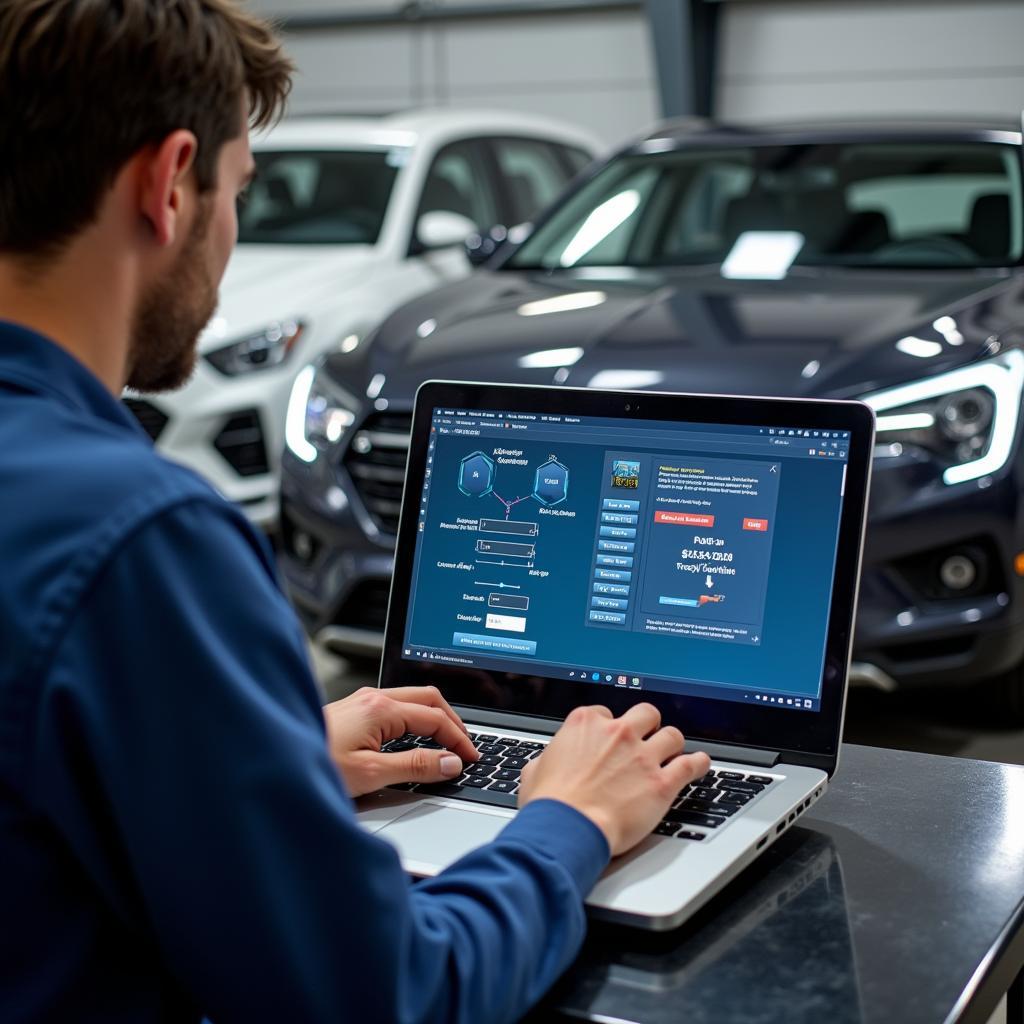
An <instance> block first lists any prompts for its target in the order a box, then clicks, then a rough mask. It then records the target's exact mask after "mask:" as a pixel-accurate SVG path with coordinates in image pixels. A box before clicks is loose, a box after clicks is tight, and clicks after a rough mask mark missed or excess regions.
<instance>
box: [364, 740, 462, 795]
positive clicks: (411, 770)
mask: <svg viewBox="0 0 1024 1024" xmlns="http://www.w3.org/2000/svg"><path fill="white" fill-rule="evenodd" d="M365 756H366V757H367V758H373V759H374V760H375V761H376V764H375V765H374V772H373V776H374V779H375V781H376V782H377V784H378V785H379V786H394V785H396V784H397V783H400V782H443V781H444V780H445V779H454V778H455V777H456V776H458V775H459V774H460V772H461V771H462V760H461V758H459V757H457V756H456V755H455V754H453V753H451V752H450V751H448V750H427V749H426V748H424V747H417V748H416V749H415V750H406V751H403V752H402V753H400V754H377V753H370V752H368V753H367V754H366V755H365Z"/></svg>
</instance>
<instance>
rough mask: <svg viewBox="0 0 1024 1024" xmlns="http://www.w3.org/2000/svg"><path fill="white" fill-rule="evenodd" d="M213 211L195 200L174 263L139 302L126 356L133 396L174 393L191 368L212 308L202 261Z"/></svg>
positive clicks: (212, 289) (209, 278) (212, 287)
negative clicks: (186, 232)
mask: <svg viewBox="0 0 1024 1024" xmlns="http://www.w3.org/2000/svg"><path fill="white" fill-rule="evenodd" d="M212 210H213V203H212V201H211V200H208V199H204V198H200V201H199V205H198V208H197V210H196V217H195V220H194V221H193V222H192V227H191V229H190V230H189V234H188V238H187V239H186V240H185V244H184V246H183V247H182V250H181V252H180V253H179V254H178V257H177V259H176V260H175V261H174V264H173V265H172V266H171V268H170V270H168V272H167V274H166V275H165V276H164V277H163V278H162V279H161V280H159V281H157V282H155V283H154V284H152V285H151V286H150V287H149V288H148V289H147V291H146V292H145V293H144V294H143V295H142V297H141V298H140V300H139V304H138V307H137V308H136V310H135V316H134V318H133V323H132V337H131V348H130V350H129V355H128V360H129V373H128V387H130V388H133V389H134V390H136V391H142V392H156V391H173V390H174V389H175V388H180V387H181V386H182V385H183V384H184V383H185V382H186V381H187V380H188V379H189V377H191V376H192V371H193V370H194V369H195V366H196V346H197V344H198V342H199V334H200V332H201V331H202V329H203V328H204V327H205V326H206V324H207V323H208V322H209V320H210V317H212V316H213V314H214V311H215V310H216V308H217V284H218V282H216V281H214V280H213V274H211V272H210V269H209V264H208V257H207V236H208V234H209V227H210V219H211V214H212Z"/></svg>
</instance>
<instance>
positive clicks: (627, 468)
mask: <svg viewBox="0 0 1024 1024" xmlns="http://www.w3.org/2000/svg"><path fill="white" fill-rule="evenodd" d="M639 486H640V463H639V462H627V461H626V460H625V459H616V460H615V461H614V462H613V463H612V487H628V488H630V489H631V490H636V489H637V488H638V487H639Z"/></svg>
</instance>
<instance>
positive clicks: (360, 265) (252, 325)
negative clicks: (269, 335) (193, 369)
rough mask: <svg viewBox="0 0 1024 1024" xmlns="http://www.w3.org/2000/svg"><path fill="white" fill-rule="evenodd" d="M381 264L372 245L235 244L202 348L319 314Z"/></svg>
mask: <svg viewBox="0 0 1024 1024" xmlns="http://www.w3.org/2000/svg"><path fill="white" fill-rule="evenodd" d="M379 263H380V256H379V255H378V254H377V250H375V249H374V247H373V246H370V245H239V246H236V247H235V250H234V252H233V253H232V254H231V259H230V261H229V262H228V266H227V270H226V272H225V274H224V280H223V282H222V283H221V287H220V298H219V302H218V306H217V312H216V314H215V315H214V317H213V319H212V320H211V321H210V323H209V325H208V326H207V328H206V330H205V331H204V332H203V335H202V337H201V338H200V341H199V349H200V351H201V352H208V351H210V350H211V349H215V348H219V347H220V346H221V345H224V344H227V343H229V342H231V341H232V340H235V339H237V338H242V337H245V335H246V334H248V333H251V332H253V331H257V330H259V329H261V328H263V327H265V326H266V325H267V324H270V323H273V322H274V321H275V320H287V319H300V318H302V317H308V316H311V315H315V313H316V310H317V308H318V307H319V306H320V305H322V304H324V303H327V302H330V301H332V300H335V299H337V297H338V295H339V293H340V292H343V291H345V290H346V289H348V288H353V287H355V286H357V285H359V284H361V283H362V282H363V281H364V280H366V278H367V277H368V276H369V275H370V274H372V273H373V271H374V268H375V267H376V266H377V265H378V264H379Z"/></svg>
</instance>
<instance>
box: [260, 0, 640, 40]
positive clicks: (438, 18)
mask: <svg viewBox="0 0 1024 1024" xmlns="http://www.w3.org/2000/svg"><path fill="white" fill-rule="evenodd" d="M642 6H643V0H504V2H498V3H446V4H444V5H443V6H440V5H438V4H436V3H433V2H431V0H409V2H408V3H404V4H401V5H398V6H396V7H395V8H394V9H393V10H390V11H382V10H379V9H376V10H373V9H371V10H362V11H360V10H354V11H344V12H340V11H339V12H337V13H335V14H292V15H283V16H279V17H277V18H275V19H274V20H275V22H276V23H277V24H278V25H279V26H280V27H281V28H283V29H284V30H285V31H286V32H317V31H322V30H324V29H339V28H357V27H358V28H373V27H384V26H395V25H410V24H424V23H428V22H429V23H431V24H436V23H438V22H445V21H475V20H479V19H485V18H513V17H516V18H517V17H521V16H523V15H529V14H532V15H537V14H588V13H590V12H591V11H595V10H597V11H636V10H638V9H639V8H641V7H642Z"/></svg>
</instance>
